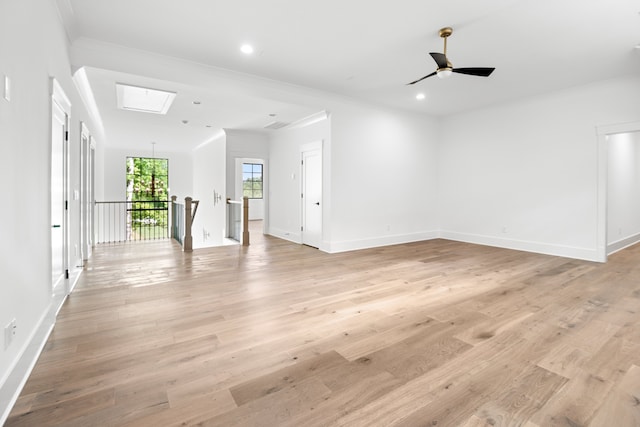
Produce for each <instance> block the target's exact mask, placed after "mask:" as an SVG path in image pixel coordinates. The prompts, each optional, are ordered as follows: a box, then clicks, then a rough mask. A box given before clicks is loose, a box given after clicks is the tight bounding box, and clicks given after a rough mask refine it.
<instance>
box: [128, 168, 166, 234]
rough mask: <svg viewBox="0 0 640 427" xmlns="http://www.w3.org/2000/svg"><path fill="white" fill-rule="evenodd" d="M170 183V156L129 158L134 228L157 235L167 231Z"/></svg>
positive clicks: (131, 212) (129, 212) (131, 210)
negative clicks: (164, 157)
mask: <svg viewBox="0 0 640 427" xmlns="http://www.w3.org/2000/svg"><path fill="white" fill-rule="evenodd" d="M168 184H169V160H168V159H156V158H148V157H127V189H126V197H127V202H129V203H127V212H128V216H129V218H128V221H129V223H130V224H132V226H133V228H134V230H142V229H144V233H145V234H149V233H151V234H153V236H156V235H159V233H164V232H165V229H166V228H167V225H168V210H167V208H168V199H169V194H168V191H169V188H168ZM156 229H157V230H156ZM139 232H141V233H142V232H143V231H139ZM153 236H152V237H151V238H153ZM165 236H166V233H165ZM147 238H148V237H147Z"/></svg>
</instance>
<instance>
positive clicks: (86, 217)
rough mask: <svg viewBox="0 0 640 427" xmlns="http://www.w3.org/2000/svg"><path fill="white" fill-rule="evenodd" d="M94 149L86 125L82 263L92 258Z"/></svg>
mask: <svg viewBox="0 0 640 427" xmlns="http://www.w3.org/2000/svg"><path fill="white" fill-rule="evenodd" d="M92 156H93V148H92V147H91V137H90V136H89V134H88V131H87V130H86V128H85V126H84V124H83V126H82V134H81V137H80V159H81V164H80V169H81V172H80V209H81V215H80V243H81V248H82V249H81V250H82V261H86V260H88V259H89V257H90V256H91V249H92V240H91V230H92V227H93V224H92V223H93V216H92V209H91V207H92V205H93V190H92V189H93V168H92Z"/></svg>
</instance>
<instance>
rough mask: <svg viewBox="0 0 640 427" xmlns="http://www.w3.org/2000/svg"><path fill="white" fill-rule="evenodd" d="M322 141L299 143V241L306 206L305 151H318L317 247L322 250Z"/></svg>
mask: <svg viewBox="0 0 640 427" xmlns="http://www.w3.org/2000/svg"><path fill="white" fill-rule="evenodd" d="M323 142H324V141H322V140H320V141H314V142H309V143H306V144H302V145H300V196H301V197H300V243H301V244H305V243H304V233H305V230H304V225H305V224H306V208H305V198H304V197H303V194H304V192H305V183H306V170H305V166H304V162H303V160H304V157H305V153H308V152H311V151H318V152H319V153H320V242H318V249H320V250H322V249H323V246H324V207H325V202H324V156H323V149H322V148H323V145H324V144H323Z"/></svg>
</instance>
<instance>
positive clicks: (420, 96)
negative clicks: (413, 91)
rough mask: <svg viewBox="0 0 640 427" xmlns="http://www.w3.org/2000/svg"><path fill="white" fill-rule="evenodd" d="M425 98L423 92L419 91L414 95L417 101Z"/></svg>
mask: <svg viewBox="0 0 640 427" xmlns="http://www.w3.org/2000/svg"><path fill="white" fill-rule="evenodd" d="M425 98H426V96H425V95H424V93H419V94H417V95H416V99H417V100H418V101H422V100H423V99H425Z"/></svg>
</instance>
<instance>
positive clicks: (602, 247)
mask: <svg viewBox="0 0 640 427" xmlns="http://www.w3.org/2000/svg"><path fill="white" fill-rule="evenodd" d="M637 131H640V122H629V123H617V124H611V125H601V126H596V134H597V138H598V147H597V150H598V151H597V155H598V170H597V179H598V184H597V209H598V211H597V217H596V220H597V226H596V253H597V259H596V261H599V262H607V251H608V246H607V181H608V161H609V160H608V154H607V153H608V141H607V137H608V136H609V135H615V134H619V133H627V132H637Z"/></svg>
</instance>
